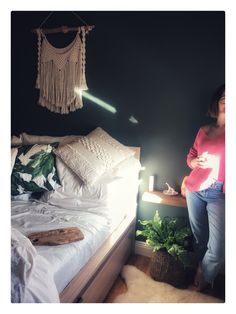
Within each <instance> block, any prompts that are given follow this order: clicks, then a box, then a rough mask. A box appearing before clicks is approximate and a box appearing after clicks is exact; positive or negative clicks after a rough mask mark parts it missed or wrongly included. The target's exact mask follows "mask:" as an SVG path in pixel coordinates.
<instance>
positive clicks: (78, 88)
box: [36, 27, 88, 114]
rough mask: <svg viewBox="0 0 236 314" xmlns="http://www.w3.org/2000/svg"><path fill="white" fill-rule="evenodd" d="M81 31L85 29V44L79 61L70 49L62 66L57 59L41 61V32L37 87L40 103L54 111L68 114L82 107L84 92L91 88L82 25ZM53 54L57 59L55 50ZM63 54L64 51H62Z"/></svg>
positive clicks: (39, 33) (80, 51) (39, 36)
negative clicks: (69, 54) (58, 64)
mask: <svg viewBox="0 0 236 314" xmlns="http://www.w3.org/2000/svg"><path fill="white" fill-rule="evenodd" d="M80 31H81V32H82V43H81V44H80V50H79V52H78V60H76V62H74V61H72V60H70V58H69V57H68V51H67V52H66V53H65V54H64V55H63V58H64V59H65V62H64V65H63V66H62V67H61V68H60V67H58V66H57V65H56V62H55V60H49V61H45V60H42V58H41V49H42V48H41V32H40V31H39V32H38V76H37V81H36V88H39V89H40V94H39V104H40V105H41V106H43V107H46V108H47V109H49V110H50V111H52V112H57V113H61V114H68V113H69V112H72V111H75V110H77V109H79V108H82V107H83V102H82V91H83V90H87V89H88V88H87V84H86V79H85V29H84V28H83V27H81V28H80V29H79V31H78V32H80ZM77 36H79V34H77ZM79 39H80V37H79ZM80 42H81V41H80ZM72 49H73V46H72ZM65 51H66V50H65ZM54 56H55V59H56V58H57V56H56V53H55V55H54ZM61 57H62V54H60V58H61Z"/></svg>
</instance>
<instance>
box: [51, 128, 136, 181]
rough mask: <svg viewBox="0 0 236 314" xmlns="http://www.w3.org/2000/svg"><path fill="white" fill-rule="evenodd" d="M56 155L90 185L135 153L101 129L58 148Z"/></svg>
mask: <svg viewBox="0 0 236 314" xmlns="http://www.w3.org/2000/svg"><path fill="white" fill-rule="evenodd" d="M55 154H56V155H57V156H59V157H60V158H61V159H62V160H63V161H64V162H65V163H66V165H67V166H68V167H70V168H71V170H73V171H74V172H75V173H76V174H77V175H78V176H79V177H80V178H81V180H82V181H83V182H84V183H85V184H88V185H91V184H94V183H95V182H96V181H97V180H98V179H99V178H100V177H101V176H102V175H103V174H104V173H105V172H106V171H108V170H110V169H112V168H113V167H115V166H116V165H117V164H119V163H120V162H121V161H122V160H125V159H126V158H129V157H130V156H132V155H134V151H133V150H131V149H129V148H128V147H126V146H124V145H123V144H121V143H119V142H118V141H117V140H115V139H114V138H112V137H111V136H110V135H109V134H108V133H106V132H105V131H104V130H103V129H101V128H96V129H95V130H94V131H92V132H91V133H89V134H88V135H87V136H82V137H80V138H79V139H78V140H76V141H74V142H72V143H68V144H66V145H64V146H61V147H58V148H57V149H56V150H55Z"/></svg>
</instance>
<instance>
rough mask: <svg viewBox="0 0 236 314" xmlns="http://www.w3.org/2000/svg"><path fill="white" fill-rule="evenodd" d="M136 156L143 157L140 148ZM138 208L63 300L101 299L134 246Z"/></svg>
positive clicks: (83, 272) (71, 285) (114, 233)
mask: <svg viewBox="0 0 236 314" xmlns="http://www.w3.org/2000/svg"><path fill="white" fill-rule="evenodd" d="M130 148H132V149H133V150H135V157H136V158H137V159H140V148H139V147H130ZM135 226H136V212H133V213H130V214H129V215H128V216H127V217H126V218H125V219H124V220H123V221H122V223H121V224H120V225H119V227H118V228H117V229H116V230H115V231H114V232H113V233H112V234H111V235H110V236H109V237H108V239H107V240H106V241H105V242H104V243H103V245H102V246H101V247H100V248H99V249H98V251H97V252H96V254H95V255H93V256H92V257H91V259H90V260H89V262H88V263H87V264H86V265H85V266H84V267H83V268H82V269H81V270H80V271H79V272H78V273H77V275H76V276H75V277H74V278H73V279H72V280H71V282H70V283H69V284H68V285H67V286H66V287H65V289H64V290H63V291H62V292H61V294H60V302H61V303H72V302H73V303H79V302H81V303H101V302H103V301H104V299H105V297H106V295H107V294H108V292H109V290H110V289H111V287H112V285H113V283H114V282H115V280H116V278H117V276H118V274H119V273H120V270H121V268H122V266H123V265H124V264H125V263H126V261H127V259H128V257H129V256H130V255H131V254H132V252H133V250H134V240H135Z"/></svg>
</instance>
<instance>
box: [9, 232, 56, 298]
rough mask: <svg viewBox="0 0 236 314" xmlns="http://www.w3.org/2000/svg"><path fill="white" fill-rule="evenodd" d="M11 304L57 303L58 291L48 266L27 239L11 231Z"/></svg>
mask: <svg viewBox="0 0 236 314" xmlns="http://www.w3.org/2000/svg"><path fill="white" fill-rule="evenodd" d="M11 273H12V275H11V302H13V303H31V302H32V303H41V302H46V303H58V302H60V300H59V296H58V291H57V288H56V285H55V282H54V279H53V276H52V274H53V272H52V270H51V266H50V264H49V263H48V262H47V260H45V259H44V258H43V257H42V256H40V255H38V254H37V251H36V250H35V248H34V247H33V245H32V244H31V242H30V241H29V239H28V238H26V237H25V236H23V235H22V233H20V232H19V231H17V230H16V229H14V228H12V231H11Z"/></svg>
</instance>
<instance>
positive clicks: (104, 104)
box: [82, 91, 117, 113]
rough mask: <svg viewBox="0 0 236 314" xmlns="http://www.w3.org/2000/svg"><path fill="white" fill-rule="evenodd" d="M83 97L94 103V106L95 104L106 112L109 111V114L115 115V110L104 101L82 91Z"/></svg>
mask: <svg viewBox="0 0 236 314" xmlns="http://www.w3.org/2000/svg"><path fill="white" fill-rule="evenodd" d="M82 95H83V97H84V98H86V99H88V100H90V101H92V102H94V103H95V104H97V105H98V106H100V107H102V108H103V109H106V110H107V111H110V112H111V113H116V111H117V110H116V108H115V107H113V106H111V105H109V104H108V103H106V102H105V101H103V100H101V99H99V98H97V97H95V96H93V95H91V94H89V93H87V92H85V91H83V94H82Z"/></svg>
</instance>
